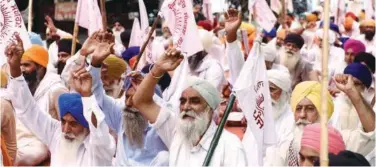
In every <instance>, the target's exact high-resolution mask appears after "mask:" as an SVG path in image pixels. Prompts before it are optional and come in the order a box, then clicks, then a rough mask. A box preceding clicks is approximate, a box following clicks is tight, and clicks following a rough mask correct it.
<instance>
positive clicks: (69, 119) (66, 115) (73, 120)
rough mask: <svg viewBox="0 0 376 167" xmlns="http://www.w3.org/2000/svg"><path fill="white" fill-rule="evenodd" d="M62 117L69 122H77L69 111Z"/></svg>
mask: <svg viewBox="0 0 376 167" xmlns="http://www.w3.org/2000/svg"><path fill="white" fill-rule="evenodd" d="M62 119H63V120H64V121H69V122H77V121H76V119H75V118H74V117H73V116H72V115H71V114H70V113H69V112H68V113H67V114H65V115H64V116H63V117H62Z"/></svg>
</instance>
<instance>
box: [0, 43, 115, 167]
mask: <svg viewBox="0 0 376 167" xmlns="http://www.w3.org/2000/svg"><path fill="white" fill-rule="evenodd" d="M17 42H18V43H17V44H11V45H10V46H8V48H7V49H6V55H7V57H8V63H9V66H10V76H11V79H10V83H9V87H8V91H9V92H10V94H11V101H12V104H13V106H14V109H15V112H16V115H17V118H18V119H19V120H20V121H21V122H23V124H25V126H26V127H27V128H28V129H30V130H31V131H32V132H33V133H34V134H35V135H36V136H37V137H38V138H39V139H40V140H42V141H43V142H44V143H45V144H46V145H47V146H48V148H49V150H50V152H51V155H52V156H51V166H56V165H64V166H65V165H67V166H70V165H72V166H108V165H111V161H112V157H113V156H114V154H115V140H114V139H113V137H112V136H111V135H110V134H109V133H108V132H109V129H108V126H107V124H106V123H105V122H104V114H103V113H102V111H101V109H100V108H99V107H98V105H97V104H96V100H95V97H94V96H93V95H92V93H91V84H92V79H91V76H90V75H82V74H83V72H85V71H86V69H85V68H84V66H82V67H81V68H79V69H77V70H76V71H75V72H74V73H72V76H73V77H72V78H73V79H74V82H73V88H74V89H75V90H76V91H77V92H79V94H77V93H64V94H62V95H60V96H59V110H60V114H61V119H60V120H61V122H59V121H57V120H55V119H53V118H51V117H50V116H49V115H48V114H46V113H45V112H43V111H41V109H40V107H39V106H38V105H37V103H36V101H35V100H34V99H33V97H32V94H31V92H30V90H29V88H28V85H27V83H26V81H25V78H24V77H23V76H22V72H21V68H20V64H21V57H22V54H23V47H22V46H23V45H22V41H21V39H20V38H19V37H18V36H17Z"/></svg>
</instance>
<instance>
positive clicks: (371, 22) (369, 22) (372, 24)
mask: <svg viewBox="0 0 376 167" xmlns="http://www.w3.org/2000/svg"><path fill="white" fill-rule="evenodd" d="M375 25H376V22H375V20H372V19H368V20H364V21H362V24H361V26H363V27H364V26H370V27H375Z"/></svg>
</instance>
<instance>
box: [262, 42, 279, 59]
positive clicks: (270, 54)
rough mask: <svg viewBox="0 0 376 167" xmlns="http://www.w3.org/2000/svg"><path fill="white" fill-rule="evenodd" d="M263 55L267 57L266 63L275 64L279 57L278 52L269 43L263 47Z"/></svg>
mask: <svg viewBox="0 0 376 167" xmlns="http://www.w3.org/2000/svg"><path fill="white" fill-rule="evenodd" d="M261 55H263V56H264V57H265V61H269V62H274V60H275V58H276V57H277V50H276V49H275V48H273V47H271V45H270V44H269V43H268V44H266V45H261Z"/></svg>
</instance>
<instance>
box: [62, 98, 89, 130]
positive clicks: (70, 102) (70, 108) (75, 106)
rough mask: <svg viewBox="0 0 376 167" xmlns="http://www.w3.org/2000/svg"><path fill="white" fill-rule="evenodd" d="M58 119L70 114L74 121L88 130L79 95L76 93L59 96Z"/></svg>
mask: <svg viewBox="0 0 376 167" xmlns="http://www.w3.org/2000/svg"><path fill="white" fill-rule="evenodd" d="M58 101H59V110H60V117H61V118H63V116H64V115H66V114H67V113H70V114H71V115H72V116H73V117H74V119H76V121H77V122H78V123H79V124H81V125H82V126H83V127H85V128H89V124H88V123H87V121H86V119H85V117H84V113H83V111H84V108H83V105H82V99H81V95H80V94H78V93H63V94H61V95H60V96H59V100H58Z"/></svg>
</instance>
